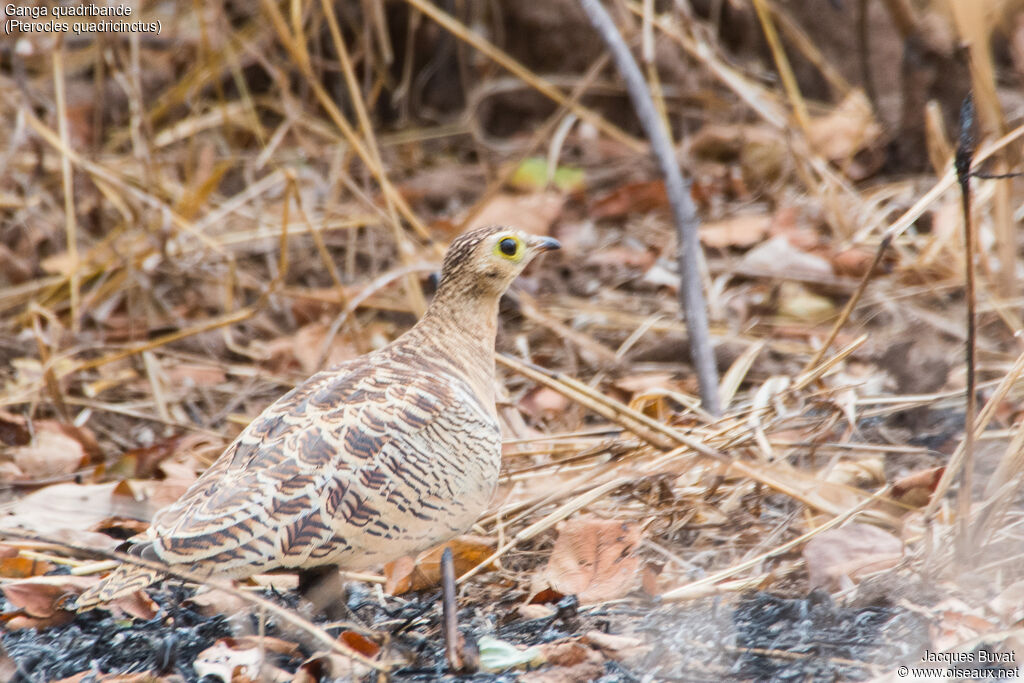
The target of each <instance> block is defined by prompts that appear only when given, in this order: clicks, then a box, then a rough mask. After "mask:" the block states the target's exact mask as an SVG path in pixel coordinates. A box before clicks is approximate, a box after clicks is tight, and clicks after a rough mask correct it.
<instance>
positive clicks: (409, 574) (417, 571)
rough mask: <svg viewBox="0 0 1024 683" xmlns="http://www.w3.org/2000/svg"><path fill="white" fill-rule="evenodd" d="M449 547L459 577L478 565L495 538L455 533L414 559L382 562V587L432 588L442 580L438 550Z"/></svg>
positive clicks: (398, 591)
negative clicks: (447, 539) (450, 538)
mask: <svg viewBox="0 0 1024 683" xmlns="http://www.w3.org/2000/svg"><path fill="white" fill-rule="evenodd" d="M445 548H451V550H452V559H453V560H454V563H455V576H456V577H459V576H462V575H463V574H465V573H466V572H468V571H469V570H470V569H472V568H473V567H475V566H477V565H478V564H480V563H481V562H483V561H484V560H486V559H487V558H488V557H490V556H491V553H493V552H494V541H493V540H492V539H489V538H484V537H482V536H468V535H467V536H457V537H455V538H453V539H452V540H450V541H448V542H447V543H444V544H442V545H439V546H437V547H435V548H431V549H430V550H426V551H424V552H422V553H420V554H419V556H418V557H417V558H416V559H415V560H413V559H412V558H409V557H403V558H400V559H398V560H395V561H394V562H389V563H387V564H386V565H384V577H385V578H386V579H387V581H386V583H385V584H384V591H385V592H386V593H389V594H391V595H401V594H402V593H407V592H409V591H419V590H423V589H425V588H431V587H432V586H436V585H438V584H439V583H440V582H441V554H442V553H443V552H444V550H445Z"/></svg>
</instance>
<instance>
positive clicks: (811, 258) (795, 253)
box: [736, 236, 833, 279]
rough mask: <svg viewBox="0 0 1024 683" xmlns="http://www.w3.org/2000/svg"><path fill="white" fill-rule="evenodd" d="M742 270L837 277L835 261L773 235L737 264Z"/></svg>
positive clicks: (739, 269) (814, 276) (813, 277)
mask: <svg viewBox="0 0 1024 683" xmlns="http://www.w3.org/2000/svg"><path fill="white" fill-rule="evenodd" d="M736 269H737V271H739V272H749V271H755V272H762V273H767V274H772V275H777V276H779V277H782V276H786V275H789V276H793V275H799V276H800V277H804V278H809V279H817V278H831V277H832V276H833V272H832V264H830V263H829V262H828V261H826V260H825V259H823V258H821V257H820V256H815V255H813V254H808V253H807V252H805V251H802V250H800V249H798V248H797V247H794V246H793V245H792V243H791V242H790V241H789V240H788V239H787V238H786V237H783V236H778V237H773V238H771V239H770V240H768V241H766V242H763V243H761V244H759V245H757V246H756V247H754V248H753V249H751V250H750V251H748V252H747V253H746V254H744V256H743V258H742V259H740V262H739V264H738V265H737V266H736Z"/></svg>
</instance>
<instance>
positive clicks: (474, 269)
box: [439, 226, 561, 297]
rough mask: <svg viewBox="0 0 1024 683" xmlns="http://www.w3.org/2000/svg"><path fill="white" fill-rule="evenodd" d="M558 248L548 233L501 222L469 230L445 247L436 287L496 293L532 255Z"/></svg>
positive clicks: (475, 293)
mask: <svg viewBox="0 0 1024 683" xmlns="http://www.w3.org/2000/svg"><path fill="white" fill-rule="evenodd" d="M559 248H561V245H560V244H559V243H558V240H555V239H553V238H551V237H539V236H537V235H531V234H529V233H526V232H523V231H521V230H515V229H513V228H508V227H504V226H496V227H488V228H479V229H477V230H472V231H470V232H467V233H465V234H463V235H460V236H459V237H457V238H456V239H455V241H454V242H452V245H451V246H450V247H448V252H447V253H446V254H445V257H444V265H443V266H442V267H441V282H440V285H439V291H440V290H441V289H446V290H448V291H449V292H451V293H453V294H455V293H456V292H458V293H460V294H463V295H470V296H478V297H487V296H494V297H499V296H501V295H502V294H503V293H504V292H505V290H506V289H508V286H509V285H510V284H511V283H512V280H514V279H515V278H516V276H517V275H519V273H521V272H523V269H524V268H526V266H527V265H528V264H529V263H530V261H532V260H533V258H534V257H535V256H537V255H538V254H542V253H544V252H545V251H551V250H553V249H559Z"/></svg>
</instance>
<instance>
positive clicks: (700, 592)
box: [660, 485, 889, 600]
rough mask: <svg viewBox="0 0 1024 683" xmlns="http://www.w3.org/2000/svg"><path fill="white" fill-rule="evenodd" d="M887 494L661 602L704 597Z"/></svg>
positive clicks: (664, 596)
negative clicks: (733, 577)
mask: <svg viewBox="0 0 1024 683" xmlns="http://www.w3.org/2000/svg"><path fill="white" fill-rule="evenodd" d="M888 492H889V486H888V485H886V486H884V487H882V488H881V489H879V490H878V491H876V492H875V493H873V494H872V495H871V496H870V497H869V498H866V499H864V500H862V501H861V502H860V503H858V504H857V505H855V506H854V507H852V508H850V509H849V510H847V511H846V512H844V513H842V514H841V515H838V516H836V517H833V518H832V519H830V520H829V521H827V522H825V523H824V524H822V525H821V526H819V527H818V528H816V529H812V530H810V531H808V532H807V533H805V534H802V535H800V536H798V537H796V538H794V539H793V540H791V541H787V542H786V543H783V544H782V545H779V546H776V547H775V548H772V549H771V550H768V551H766V552H764V553H761V554H760V555H758V556H756V557H752V558H750V559H748V560H745V561H743V562H740V563H738V564H735V565H733V566H731V567H727V568H725V569H722V570H721V571H717V572H715V573H714V574H711V575H709V576H705V577H704V578H703V579H698V580H697V581H692V582H690V583H688V584H685V585H683V586H679V587H678V588H673V589H672V590H669V591H666V592H664V593H662V594H661V596H660V597H661V598H662V599H663V600H690V599H694V598H699V597H704V595H706V592H707V589H708V588H710V587H711V586H714V585H715V584H717V583H718V582H720V581H722V580H724V579H728V578H729V577H731V576H735V575H736V574H739V573H740V572H743V571H746V570H747V569H751V568H753V567H756V566H757V565H759V564H761V563H762V562H764V561H765V560H768V559H771V558H772V557H775V556H776V555H782V554H784V553H787V552H789V551H790V550H792V549H794V548H797V547H799V546H801V545H803V544H804V543H806V542H807V541H809V540H811V539H812V538H814V537H815V536H817V535H818V534H820V533H823V532H825V531H828V530H829V529H834V528H836V527H838V526H840V525H842V524H844V523H845V522H846V521H847V520H850V519H852V518H853V517H854V516H855V515H857V514H859V513H861V512H862V511H863V510H864V509H865V508H867V507H868V506H869V505H871V504H873V503H875V502H877V501H879V500H882V499H883V497H884V496H885V495H886V494H887V493H888Z"/></svg>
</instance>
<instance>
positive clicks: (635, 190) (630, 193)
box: [590, 180, 668, 220]
mask: <svg viewBox="0 0 1024 683" xmlns="http://www.w3.org/2000/svg"><path fill="white" fill-rule="evenodd" d="M667 208H668V194H667V193H666V192H665V181H663V180H644V181H640V182H634V183H626V184H625V185H620V186H619V187H617V188H615V189H614V190H612V191H610V192H607V193H605V194H603V195H601V196H600V197H598V198H597V199H595V200H594V203H593V204H591V206H590V216H591V217H592V218H594V219H595V220H596V219H599V218H621V217H623V216H629V215H635V214H642V213H649V212H651V211H658V210H662V209H667Z"/></svg>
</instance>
